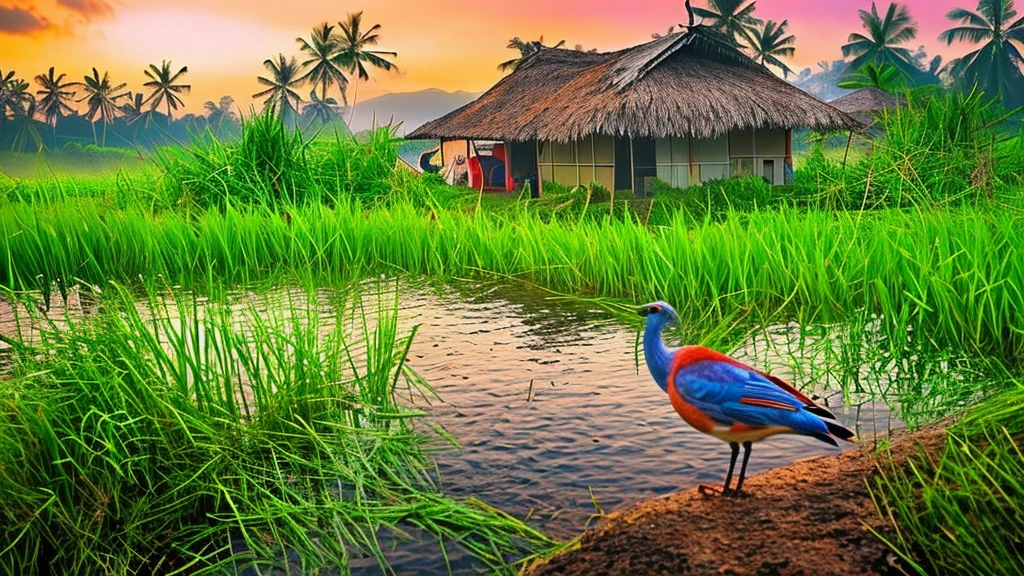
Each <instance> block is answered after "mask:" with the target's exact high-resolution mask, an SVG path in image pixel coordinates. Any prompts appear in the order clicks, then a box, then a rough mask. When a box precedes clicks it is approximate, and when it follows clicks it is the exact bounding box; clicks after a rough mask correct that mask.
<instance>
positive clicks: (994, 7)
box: [939, 0, 1024, 106]
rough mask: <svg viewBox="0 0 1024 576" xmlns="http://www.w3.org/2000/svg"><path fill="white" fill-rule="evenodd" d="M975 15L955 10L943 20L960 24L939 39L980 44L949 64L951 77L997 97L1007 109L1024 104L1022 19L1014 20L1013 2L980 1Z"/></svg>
mask: <svg viewBox="0 0 1024 576" xmlns="http://www.w3.org/2000/svg"><path fill="white" fill-rule="evenodd" d="M977 10H978V11H977V12H971V11H970V10H966V9H963V8H954V9H952V10H950V11H949V12H948V13H946V18H949V19H950V20H953V21H955V22H960V25H959V26H954V27H953V28H950V29H949V30H946V31H945V32H943V33H942V34H940V35H939V40H942V41H943V42H945V43H946V44H947V45H952V44H953V42H958V41H959V42H970V43H971V44H981V47H979V48H978V49H977V50H974V51H972V52H968V53H967V54H965V55H963V56H961V57H960V58H957V59H955V60H953V61H951V62H950V63H949V66H950V70H951V71H952V73H953V74H954V76H958V77H959V80H960V81H961V82H963V83H965V84H967V85H968V86H972V85H977V86H978V87H980V88H981V89H983V90H984V91H985V93H987V94H988V95H990V96H995V95H996V94H999V95H1001V96H1002V97H1003V101H1004V102H1005V103H1006V104H1007V105H1008V106H1014V105H1016V104H1018V103H1024V74H1022V73H1021V65H1024V56H1021V49H1022V46H1021V45H1024V18H1019V19H1017V20H1014V18H1015V17H1016V16H1017V11H1016V10H1014V8H1013V0H980V1H979V2H978V8H977Z"/></svg>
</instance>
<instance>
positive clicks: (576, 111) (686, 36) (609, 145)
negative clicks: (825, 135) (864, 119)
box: [406, 26, 861, 194]
mask: <svg viewBox="0 0 1024 576" xmlns="http://www.w3.org/2000/svg"><path fill="white" fill-rule="evenodd" d="M860 127H861V123H860V122H858V121H857V120H856V119H854V118H853V117H851V116H849V115H848V114H846V113H844V112H842V111H840V110H838V109H836V108H835V107H833V106H830V105H828V104H826V103H824V102H822V101H820V100H818V99H816V98H814V97H813V96H811V95H809V94H807V93H806V92H803V91H802V90H800V89H799V88H796V87H795V86H792V85H791V84H788V83H786V82H784V81H782V80H781V79H779V78H777V77H776V76H775V75H774V74H772V73H771V72H769V71H768V70H767V69H766V68H764V67H763V66H760V65H758V64H756V63H755V62H754V61H753V60H751V59H750V58H749V57H748V56H746V55H745V54H743V53H742V52H740V51H739V50H737V49H736V48H735V47H734V46H733V45H732V44H731V43H730V42H729V41H728V40H726V39H724V37H722V36H721V35H719V34H718V33H716V32H713V31H711V30H710V29H708V28H706V27H703V26H695V27H692V28H690V29H689V30H688V31H686V32H682V33H678V34H672V35H669V36H665V37H663V38H658V39H656V40H654V41H652V42H647V43H645V44H641V45H639V46H634V47H632V48H627V49H625V50H619V51H617V52H609V53H604V54H596V53H588V52H580V51H575V50H561V49H544V50H540V51H539V52H536V53H535V54H533V55H532V56H530V57H528V58H527V59H526V60H524V61H523V62H522V63H521V64H520V65H519V67H518V68H516V70H515V71H514V72H512V74H510V75H508V76H506V77H505V78H503V79H502V80H501V81H499V82H498V83H497V84H496V85H494V86H493V87H492V88H491V89H490V90H488V91H487V92H484V93H483V94H482V95H481V96H480V97H479V98H477V99H476V100H475V101H473V102H471V103H469V104H467V105H465V106H463V107H462V108H459V109H458V110H455V111H454V112H451V113H450V114H448V115H446V116H443V117H441V118H438V119H437V120H434V121H432V122H427V123H426V124H424V125H423V126H421V127H419V128H418V129H416V130H415V131H413V132H412V133H410V134H409V135H407V136H406V137H407V138H438V139H440V140H442V162H443V163H444V164H445V165H448V163H449V161H450V160H451V158H449V157H448V156H450V155H446V154H445V153H444V152H443V151H444V149H445V147H444V142H445V141H452V140H465V141H467V145H466V146H465V147H464V148H463V149H464V150H466V154H465V156H466V158H468V159H469V175H470V178H469V179H470V184H471V185H473V186H477V185H479V186H480V187H481V188H499V189H512V188H514V187H518V186H520V185H522V184H523V183H525V182H529V183H530V184H531V186H532V188H531V189H532V190H534V191H535V192H536V191H537V190H538V189H539V186H540V184H541V183H542V182H557V183H560V184H565V185H569V186H575V185H581V186H591V185H592V184H594V183H597V184H600V185H602V186H604V187H606V188H609V189H613V190H622V189H631V190H633V191H635V192H637V193H638V194H643V193H645V191H646V190H648V189H649V188H650V185H651V182H652V181H653V180H654V179H661V180H664V181H666V182H668V183H669V184H671V185H672V186H678V187H686V186H690V185H694V184H699V183H703V182H707V181H709V180H714V179H720V178H729V177H732V176H740V175H757V176H761V177H763V178H765V179H766V180H768V181H769V182H772V183H775V184H782V183H784V182H786V181H787V180H788V178H789V176H790V175H791V174H792V141H791V137H792V135H791V131H792V130H793V129H797V128H809V129H811V130H815V131H818V132H830V131H834V130H847V129H854V128H860ZM473 140H500V141H504V144H502V145H501V146H500V147H496V148H495V150H499V151H500V154H499V156H500V158H499V163H498V164H496V163H495V162H494V161H493V160H492V159H484V158H483V156H484V155H486V153H481V154H476V153H474V152H473V150H474V149H473V147H472V146H471V145H470V141H473ZM484 160H486V162H485V161H484ZM485 164H486V165H487V166H486V167H485ZM499 164H500V165H499ZM502 182H504V183H505V185H504V186H502V185H501V183H502Z"/></svg>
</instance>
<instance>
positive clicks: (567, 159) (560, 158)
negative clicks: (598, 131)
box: [551, 142, 576, 164]
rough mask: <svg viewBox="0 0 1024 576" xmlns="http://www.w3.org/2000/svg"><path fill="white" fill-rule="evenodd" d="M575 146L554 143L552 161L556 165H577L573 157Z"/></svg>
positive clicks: (552, 144)
mask: <svg viewBox="0 0 1024 576" xmlns="http://www.w3.org/2000/svg"><path fill="white" fill-rule="evenodd" d="M573 148H575V146H573V144H572V143H571V142H566V143H562V142H552V143H551V159H552V160H553V161H554V163H555V164H575V163H576V158H575V157H574V155H573Z"/></svg>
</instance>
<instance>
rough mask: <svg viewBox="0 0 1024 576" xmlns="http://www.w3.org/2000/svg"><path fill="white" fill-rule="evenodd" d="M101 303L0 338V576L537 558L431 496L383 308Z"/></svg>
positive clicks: (492, 526) (521, 528)
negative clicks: (0, 574) (400, 558)
mask: <svg viewBox="0 0 1024 576" xmlns="http://www.w3.org/2000/svg"><path fill="white" fill-rule="evenodd" d="M107 291H108V294H107V295H104V296H101V297H100V298H99V300H98V301H96V302H95V303H94V304H93V305H89V304H86V307H87V309H86V310H74V309H69V310H68V313H67V314H65V315H62V316H57V317H55V318H50V317H47V316H42V315H41V314H38V313H36V314H32V315H31V317H28V318H24V317H23V318H22V324H21V325H20V328H21V329H20V330H19V334H17V335H14V336H4V337H3V342H4V343H5V344H6V345H7V346H9V349H8V350H7V352H6V353H7V354H9V355H10V356H11V362H10V364H9V365H6V366H5V371H7V372H8V374H7V375H6V377H5V378H3V379H0V413H2V415H0V502H3V503H4V505H3V507H2V510H0V535H2V538H0V540H2V541H3V545H2V548H0V566H2V569H3V570H4V571H5V572H6V573H10V574H47V573H61V574H73V573H89V572H94V571H96V570H98V569H99V570H102V571H104V572H110V573H167V574H173V573H182V574H186V573H187V574H193V573H223V572H224V571H231V572H238V571H241V570H244V569H246V568H255V569H258V570H261V571H265V570H270V569H276V570H278V571H279V572H278V573H292V574H309V573H317V572H321V571H323V570H332V571H340V572H341V573H348V572H349V565H350V562H351V561H352V560H353V559H356V558H365V557H370V558H375V559H376V561H377V562H378V563H379V564H380V565H381V567H382V569H383V570H385V571H386V570H387V566H388V562H387V558H386V556H385V552H384V548H385V547H386V546H387V545H388V543H389V542H397V541H401V540H402V539H403V538H404V535H405V534H407V533H408V532H410V531H414V530H417V529H418V530H422V531H423V532H424V533H425V534H427V535H429V536H428V538H432V539H433V540H434V541H436V542H438V543H439V546H441V547H442V553H445V554H447V553H450V552H451V551H448V552H445V551H444V550H443V547H444V546H446V545H447V546H451V545H452V543H453V542H458V543H459V546H461V547H462V548H463V549H464V550H467V551H468V553H469V554H472V555H473V556H475V557H476V558H478V559H479V561H480V562H481V564H483V565H484V566H487V567H490V568H491V569H493V570H496V571H504V570H511V569H512V568H509V567H508V566H509V564H508V563H509V562H510V561H512V559H516V558H523V557H526V556H529V555H530V554H531V553H534V552H538V551H543V550H546V549H547V548H550V547H551V546H552V545H553V542H552V541H551V540H549V539H548V538H547V537H545V536H543V535H542V534H540V533H538V532H537V531H535V530H533V529H531V528H529V527H527V526H526V525H524V524H523V523H522V522H520V521H518V520H516V519H514V518H511V517H509V516H507V515H505V514H503V513H501V512H499V511H497V510H495V509H493V508H491V507H489V506H487V505H486V504H483V503H481V502H477V501H474V500H463V501H456V500H453V499H451V498H448V497H445V496H443V495H442V493H441V491H440V488H439V487H438V486H437V485H436V484H435V481H434V479H433V477H432V476H431V474H430V470H431V468H432V464H431V461H430V458H429V456H428V451H429V450H431V449H436V448H437V447H438V446H436V445H434V444H435V443H436V442H437V440H436V439H435V440H431V439H430V438H428V437H427V436H425V435H424V434H423V433H422V432H420V431H417V430H416V429H415V428H414V426H413V420H415V419H416V418H417V417H418V416H419V415H420V412H418V411H416V410H414V409H412V408H410V407H408V406H410V404H409V403H408V402H406V401H405V400H403V398H404V399H409V398H412V397H415V395H421V394H425V395H430V394H432V392H431V391H430V389H429V387H428V386H426V384H425V383H424V382H423V381H422V380H420V379H419V378H418V377H417V376H416V375H415V373H413V372H412V371H411V370H410V369H409V368H408V367H406V366H405V364H404V358H405V355H406V353H407V351H408V346H409V343H410V341H411V338H412V336H413V335H412V334H410V335H404V336H403V335H400V334H398V333H397V328H396V321H395V310H394V306H395V305H396V304H395V303H393V302H392V303H390V304H388V303H386V302H385V303H383V304H382V305H381V309H380V310H377V311H358V310H357V311H353V312H351V313H345V312H344V311H343V310H338V311H336V312H335V313H334V314H329V313H325V311H324V310H322V309H321V308H322V306H323V305H322V303H320V302H319V301H318V300H317V296H316V294H315V293H308V294H307V293H303V292H300V293H289V294H286V295H285V296H284V297H281V298H279V299H278V300H276V301H269V302H250V303H248V304H241V305H235V306H234V307H232V306H228V305H227V304H214V303H212V302H202V303H201V299H198V298H196V297H195V296H192V295H189V294H188V293H185V292H180V291H178V292H174V293H168V292H160V293H150V294H149V296H148V299H147V300H144V301H143V302H142V303H137V302H136V301H135V300H134V298H133V297H132V295H130V294H128V293H127V292H126V291H123V290H121V289H119V288H117V287H116V286H115V285H112V284H108V285H107ZM215 298H217V299H218V300H221V299H224V300H227V299H228V295H221V296H219V297H215ZM230 299H232V300H235V301H237V300H239V297H238V295H234V296H232V297H231V298H230ZM242 299H243V300H244V298H242ZM25 306H26V308H25V309H26V310H32V309H33V306H32V304H31V303H25Z"/></svg>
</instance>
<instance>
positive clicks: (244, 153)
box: [155, 109, 400, 212]
mask: <svg viewBox="0 0 1024 576" xmlns="http://www.w3.org/2000/svg"><path fill="white" fill-rule="evenodd" d="M399 142H400V141H399V139H398V138H396V137H395V135H394V134H393V133H392V131H391V128H390V127H382V128H378V129H376V130H374V131H371V132H369V133H367V134H365V135H361V136H360V137H359V138H357V137H354V136H352V135H350V134H347V133H345V134H341V133H338V132H335V133H334V134H333V135H332V134H316V135H312V136H307V135H304V134H303V133H302V132H300V131H296V130H292V129H290V128H288V127H286V125H285V124H284V123H282V122H281V120H280V118H279V117H278V116H277V115H276V114H275V113H274V111H273V109H268V110H266V111H264V112H263V113H261V114H258V115H253V116H252V117H251V118H249V119H247V120H246V121H245V122H243V123H242V135H241V138H240V139H239V140H237V141H221V140H218V139H217V138H216V137H214V136H213V135H212V134H210V133H209V132H208V133H206V134H204V135H201V136H200V137H196V138H194V139H193V141H192V142H191V143H190V145H189V146H175V147H165V148H159V149H157V152H156V154H155V161H156V163H157V165H158V166H159V167H160V169H161V170H162V171H163V172H164V173H165V174H166V176H167V180H166V186H168V188H169V190H170V192H169V193H170V194H171V195H173V196H175V197H177V198H179V199H180V202H184V203H190V204H194V205H196V206H198V207H200V208H211V207H212V208H218V209H221V210H223V209H225V208H226V207H228V206H249V207H251V206H265V207H270V208H273V209H275V210H277V211H279V212H280V211H282V210H286V209H287V208H288V207H289V206H291V205H295V204H299V205H302V204H309V203H324V204H328V205H331V204H334V203H336V202H337V201H338V200H339V199H341V198H347V199H359V200H363V201H371V202H372V201H374V200H376V199H378V198H380V197H382V196H384V195H386V194H387V193H388V192H390V191H391V190H392V189H393V186H392V185H393V176H394V168H395V164H396V162H397V160H398V152H397V150H398V144H399Z"/></svg>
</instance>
